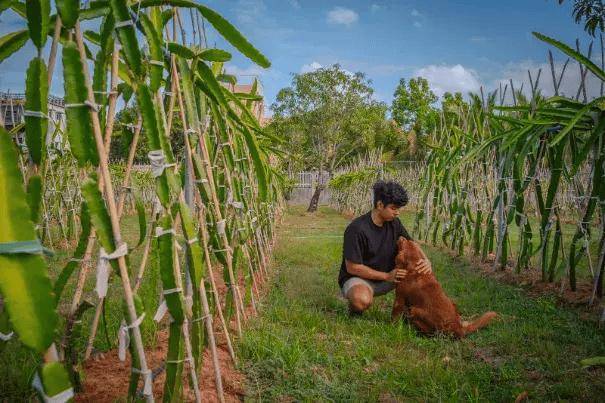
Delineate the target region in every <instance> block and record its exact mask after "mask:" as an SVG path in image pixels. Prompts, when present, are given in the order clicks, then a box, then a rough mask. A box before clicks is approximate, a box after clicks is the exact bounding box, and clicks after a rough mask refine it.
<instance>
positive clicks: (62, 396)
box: [32, 373, 74, 403]
mask: <svg viewBox="0 0 605 403" xmlns="http://www.w3.org/2000/svg"><path fill="white" fill-rule="evenodd" d="M32 387H33V388H34V389H36V390H37V391H38V393H40V395H41V396H42V400H43V401H44V402H45V403H64V402H67V401H68V400H70V399H71V398H73V397H74V390H73V388H69V389H65V390H64V391H63V392H59V393H57V394H56V395H54V396H46V393H44V386H43V385H42V380H41V379H40V376H39V375H38V374H37V373H36V375H35V376H34V380H33V382H32Z"/></svg>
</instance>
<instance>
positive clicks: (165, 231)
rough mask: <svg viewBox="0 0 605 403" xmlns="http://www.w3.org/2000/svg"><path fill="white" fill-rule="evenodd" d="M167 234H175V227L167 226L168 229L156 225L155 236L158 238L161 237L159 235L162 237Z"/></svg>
mask: <svg viewBox="0 0 605 403" xmlns="http://www.w3.org/2000/svg"><path fill="white" fill-rule="evenodd" d="M166 234H172V235H175V232H174V228H167V229H164V228H162V227H155V237H156V238H159V237H161V236H162V235H166Z"/></svg>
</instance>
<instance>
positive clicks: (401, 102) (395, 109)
mask: <svg viewBox="0 0 605 403" xmlns="http://www.w3.org/2000/svg"><path fill="white" fill-rule="evenodd" d="M393 96H394V99H393V103H392V106H391V115H392V117H393V120H394V121H395V122H397V124H398V125H399V126H400V127H401V128H402V129H403V130H404V131H406V132H407V136H408V144H409V150H408V153H409V154H410V157H413V156H414V155H415V154H416V153H417V144H416V138H417V136H423V135H425V134H427V133H428V132H430V131H431V130H432V129H433V128H435V126H436V123H437V119H438V113H437V110H436V109H435V107H434V106H433V104H434V103H435V102H437V100H438V97H437V96H436V95H435V94H434V93H433V91H431V89H430V88H429V82H428V81H427V80H426V79H425V78H422V77H417V78H412V79H411V80H410V81H409V83H407V85H406V82H405V79H403V78H402V79H401V80H399V85H397V88H396V89H395V93H394V94H393Z"/></svg>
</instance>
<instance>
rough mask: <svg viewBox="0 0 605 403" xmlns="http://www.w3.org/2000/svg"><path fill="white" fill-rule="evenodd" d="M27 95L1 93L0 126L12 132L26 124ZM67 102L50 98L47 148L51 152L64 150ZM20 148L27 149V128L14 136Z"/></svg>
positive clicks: (53, 97)
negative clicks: (24, 114) (24, 115)
mask: <svg viewBox="0 0 605 403" xmlns="http://www.w3.org/2000/svg"><path fill="white" fill-rule="evenodd" d="M24 110H25V94H19V93H11V92H0V126H3V127H4V128H5V129H6V130H8V131H10V130H12V129H14V128H15V127H17V126H19V125H21V124H23V123H25V120H24V118H23V111H24ZM65 121H66V120H65V101H64V100H63V98H59V97H55V96H52V95H51V96H49V97H48V132H47V137H46V146H47V148H48V149H49V150H62V149H63V148H64V147H65V144H64V142H63V139H64V135H63V133H65V124H66V123H65ZM14 139H15V142H16V143H17V145H18V146H20V147H22V148H26V145H25V127H24V126H23V127H22V128H21V129H20V130H19V131H18V132H17V133H16V134H15V136H14Z"/></svg>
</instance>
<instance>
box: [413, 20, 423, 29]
mask: <svg viewBox="0 0 605 403" xmlns="http://www.w3.org/2000/svg"><path fill="white" fill-rule="evenodd" d="M413 25H414V27H416V28H422V24H421V23H420V22H418V21H414V24H413Z"/></svg>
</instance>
